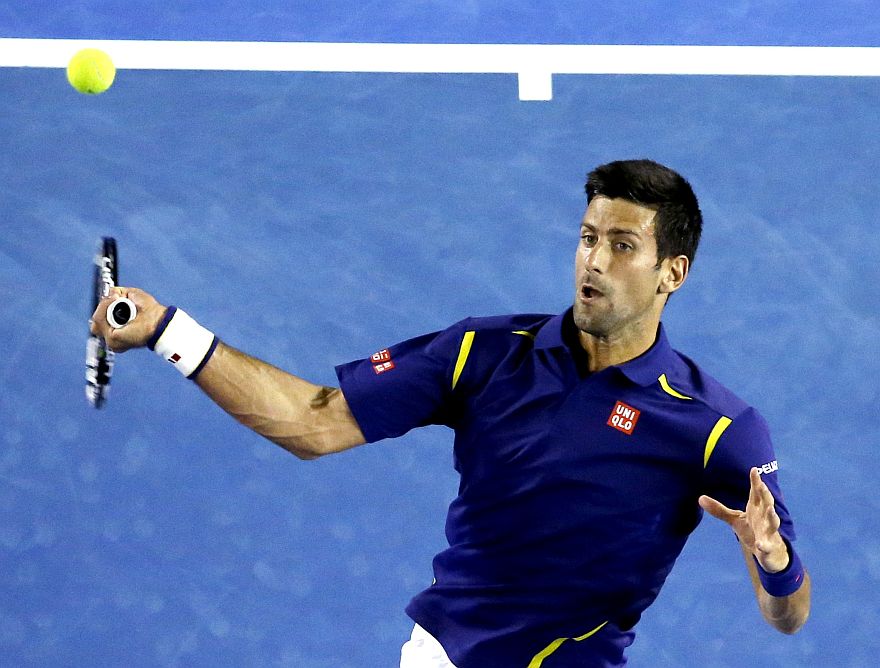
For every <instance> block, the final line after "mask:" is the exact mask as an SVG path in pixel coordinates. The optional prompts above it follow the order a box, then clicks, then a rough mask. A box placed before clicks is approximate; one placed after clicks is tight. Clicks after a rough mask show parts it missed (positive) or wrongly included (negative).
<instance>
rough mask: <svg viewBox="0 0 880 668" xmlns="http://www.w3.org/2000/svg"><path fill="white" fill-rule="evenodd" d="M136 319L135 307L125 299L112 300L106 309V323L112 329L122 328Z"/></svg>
mask: <svg viewBox="0 0 880 668" xmlns="http://www.w3.org/2000/svg"><path fill="white" fill-rule="evenodd" d="M135 317H137V306H135V305H134V302H133V301H131V300H130V299H127V298H126V297H119V298H118V299H114V300H113V302H112V303H111V304H110V306H108V307H107V322H108V323H110V326H111V327H112V328H113V329H119V328H120V327H124V326H125V325H127V324H128V323H130V322H131V321H132V320H134V319H135Z"/></svg>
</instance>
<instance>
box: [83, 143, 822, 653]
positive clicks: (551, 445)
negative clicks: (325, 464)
mask: <svg viewBox="0 0 880 668" xmlns="http://www.w3.org/2000/svg"><path fill="white" fill-rule="evenodd" d="M586 194H587V208H586V212H585V214H584V217H583V220H582V222H581V226H580V242H579V244H578V246H577V252H576V255H575V285H574V288H575V289H574V299H573V305H572V307H571V308H569V309H568V310H567V311H566V312H564V313H562V314H558V315H512V316H498V317H488V318H471V319H467V320H464V321H462V322H459V323H457V324H454V325H452V326H451V327H449V328H448V329H446V330H444V331H441V332H436V333H433V334H428V335H425V336H421V337H418V338H416V339H412V340H409V341H404V342H402V343H400V344H397V345H393V346H390V347H388V348H385V349H382V350H380V351H378V352H376V353H375V354H373V355H372V356H371V357H369V358H366V359H363V360H358V361H355V362H351V363H348V364H343V365H341V366H339V367H337V375H338V378H339V384H340V387H339V388H330V387H320V386H317V385H314V384H312V383H309V382H307V381H305V380H302V379H299V378H296V377H294V376H292V375H290V374H288V373H285V372H284V371H281V370H280V369H278V368H276V367H274V366H271V365H270V364H267V363H265V362H262V361H260V360H258V359H255V358H254V357H251V356H248V355H246V354H244V353H242V352H239V351H238V350H235V349H233V348H231V347H229V346H227V345H225V344H223V343H221V342H220V341H219V340H218V338H217V337H216V336H215V335H214V334H213V333H212V332H210V331H208V330H206V329H205V328H204V327H202V326H201V325H199V324H198V323H197V322H196V321H195V320H193V319H192V318H191V317H190V316H188V315H187V314H186V313H185V312H183V311H182V310H180V309H177V308H175V307H173V306H172V307H167V308H166V307H165V306H163V305H161V304H159V303H158V302H157V301H156V300H155V299H154V298H153V297H151V296H150V295H148V294H147V293H145V292H143V291H141V290H138V289H134V288H119V289H117V292H116V293H115V295H123V296H126V297H128V298H130V299H132V300H133V301H134V302H135V303H136V305H137V307H138V310H139V315H138V317H137V319H135V320H134V321H132V322H131V323H130V324H128V325H126V326H124V327H122V328H119V329H111V328H110V327H109V326H108V325H107V324H106V323H107V320H106V310H107V307H108V304H109V303H110V300H109V299H107V300H104V301H102V302H101V304H100V305H99V306H98V308H97V309H96V311H95V313H94V314H93V325H92V327H93V331H94V332H95V333H98V334H100V335H101V336H103V337H104V338H105V339H106V340H107V342H108V344H109V345H110V346H111V347H112V348H113V349H114V350H116V351H118V352H122V351H124V350H127V349H129V348H133V347H139V346H148V347H150V348H152V349H154V350H155V351H156V352H157V353H159V354H160V355H161V356H162V357H163V358H165V359H166V360H168V361H169V362H171V363H172V364H174V365H175V367H176V368H178V369H179V370H180V371H181V372H182V373H183V374H184V375H186V376H187V377H189V378H191V379H193V380H194V381H195V382H196V383H197V384H198V385H199V387H201V388H202V390H204V391H205V392H206V393H207V394H208V395H209V396H210V397H211V398H212V399H213V400H214V401H215V402H216V403H217V404H219V405H220V407H222V408H223V409H224V410H225V411H227V412H228V413H229V414H231V415H232V416H234V417H235V418H237V419H238V420H239V421H240V422H242V423H243V424H245V425H246V426H248V427H250V428H251V429H253V430H255V431H256V432H258V433H259V434H262V435H263V436H265V437H266V438H268V439H270V440H271V441H273V442H275V443H277V444H278V445H280V446H281V447H283V448H285V449H287V450H289V451H290V452H292V453H293V454H294V455H297V456H298V457H300V458H303V459H312V458H315V457H320V456H323V455H327V454H330V453H334V452H339V451H342V450H346V449H348V448H352V447H354V446H357V445H361V444H363V443H369V442H375V441H378V440H380V439H384V438H391V437H395V436H399V435H401V434H403V433H405V432H407V431H409V430H410V429H413V428H414V427H419V426H423V425H428V424H443V425H447V426H449V427H451V428H452V429H454V431H455V445H454V455H455V458H454V462H455V468H456V470H457V471H458V472H459V473H460V475H461V484H460V488H459V494H458V496H457V498H456V499H455V500H454V501H453V502H452V504H451V506H450V508H449V514H448V517H447V524H446V534H447V537H448V540H449V547H448V549H446V550H444V551H443V552H441V553H440V554H438V555H437V557H436V558H435V559H434V582H433V584H432V585H431V586H430V587H428V588H427V589H425V590H424V591H423V592H421V593H419V594H418V595H416V596H415V598H413V600H412V602H411V603H410V604H409V606H408V607H407V613H408V614H409V616H410V617H411V618H412V619H413V621H414V622H415V626H414V629H413V633H412V637H411V638H410V640H409V641H408V642H406V643H405V644H404V646H403V650H402V653H401V663H400V665H401V667H402V668H440V667H443V666H446V667H450V668H454V667H456V666H457V667H458V668H540V667H541V666H543V667H544V668H566V667H574V666H578V667H579V668H580V667H584V666H591V667H593V666H622V665H624V664H625V663H626V658H625V654H624V651H625V649H626V648H627V647H628V646H629V645H630V644H631V643H632V642H633V639H634V637H635V633H634V631H633V628H634V626H635V624H636V623H637V621H638V620H639V618H640V616H641V614H642V612H643V611H644V610H645V609H646V608H647V607H648V606H649V605H650V604H651V603H652V602H653V601H654V599H655V598H656V596H657V594H658V592H659V591H660V587H661V586H662V585H663V582H664V581H665V579H666V576H667V575H668V574H669V572H670V570H671V568H672V565H673V563H674V562H675V560H676V558H677V557H678V555H679V553H680V552H681V550H682V548H683V546H684V544H685V541H686V539H687V537H688V535H689V534H690V533H691V532H692V531H693V530H694V528H695V527H696V526H697V524H698V523H699V522H700V519H701V517H702V515H703V512H704V511H705V512H708V513H709V514H711V515H712V516H714V517H716V518H718V519H720V520H722V521H724V522H726V523H727V524H729V525H730V526H731V527H732V529H733V532H734V533H735V535H736V538H737V539H738V541H739V544H740V547H741V549H742V553H743V555H744V557H745V563H746V568H747V570H748V573H749V575H750V577H751V581H752V583H753V585H754V589H755V593H756V596H757V603H758V607H759V609H760V611H761V613H762V614H763V616H764V618H765V619H766V620H767V621H768V622H769V623H770V624H771V625H772V626H774V627H775V628H777V629H779V630H780V631H782V632H783V633H794V632H796V631H797V630H798V629H799V628H800V627H801V626H802V625H803V624H804V622H805V621H806V619H807V616H808V614H809V609H810V581H809V576H808V575H807V572H806V571H805V569H804V566H803V565H802V563H801V560H800V558H799V557H798V554H797V552H796V551H795V549H794V547H793V545H794V539H795V532H794V528H793V524H792V519H791V515H790V513H789V511H788V508H787V507H786V505H785V503H784V501H783V497H782V494H781V492H780V488H779V481H778V473H777V469H778V463H777V460H776V456H775V454H774V452H773V446H772V443H771V439H770V436H769V433H768V427H767V424H766V423H765V421H764V420H763V419H762V417H761V416H760V414H759V413H758V411H756V410H755V409H754V408H752V407H750V406H749V405H747V404H746V403H745V402H743V401H742V400H740V399H739V398H737V397H736V396H735V395H734V394H732V393H731V392H730V391H729V390H727V389H725V388H724V387H723V386H721V385H720V384H719V383H718V382H717V381H715V380H714V379H712V378H711V377H710V376H708V375H707V374H706V373H704V372H703V371H702V370H701V369H700V368H699V367H698V366H697V365H696V364H695V363H694V362H693V361H691V360H690V359H689V358H687V357H685V356H684V355H682V354H681V353H679V352H677V351H675V350H674V349H673V348H672V347H671V345H670V343H669V341H668V339H667V335H666V331H665V329H664V327H663V325H662V324H661V315H662V313H663V309H664V307H665V305H666V302H667V300H668V298H669V296H670V295H671V294H673V293H674V292H675V291H677V290H678V289H680V288H681V287H682V285H683V284H684V283H685V281H686V279H687V277H688V273H689V270H690V267H691V264H692V263H693V260H694V254H695V252H696V249H697V245H698V243H699V239H700V233H701V229H702V216H701V214H700V209H699V205H698V203H697V199H696V197H695V196H694V193H693V191H692V189H691V187H690V185H689V184H688V183H687V181H685V179H683V178H682V177H681V176H680V175H678V174H677V173H675V172H674V171H672V170H670V169H668V168H666V167H664V166H662V165H659V164H657V163H654V162H651V161H647V160H636V161H620V162H613V163H610V164H607V165H602V166H600V167H598V168H596V169H595V170H594V171H592V172H591V173H590V174H589V176H588V180H587V184H586Z"/></svg>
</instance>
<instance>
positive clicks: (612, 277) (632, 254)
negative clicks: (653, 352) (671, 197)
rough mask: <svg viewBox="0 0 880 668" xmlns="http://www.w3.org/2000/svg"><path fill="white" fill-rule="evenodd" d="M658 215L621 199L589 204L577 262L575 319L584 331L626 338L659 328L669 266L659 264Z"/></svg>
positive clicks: (606, 199)
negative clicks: (663, 291)
mask: <svg viewBox="0 0 880 668" xmlns="http://www.w3.org/2000/svg"><path fill="white" fill-rule="evenodd" d="M656 213H657V212H656V210H655V209H652V208H648V207H646V206H641V205H639V204H634V203H633V202H628V201H627V200H624V199H619V198H616V199H609V198H607V197H602V196H599V197H595V198H593V200H592V201H591V202H590V205H589V207H587V211H586V213H585V214H584V218H583V221H582V223H581V239H580V243H579V244H578V250H577V254H576V261H575V299H574V321H575V325H577V328H578V329H579V330H580V331H582V332H586V333H587V334H591V335H593V336H596V337H600V338H603V339H610V340H618V339H624V340H625V339H627V338H628V337H631V336H633V335H638V334H643V333H644V329H645V328H646V327H653V328H656V326H657V320H659V316H660V313H661V311H662V309H663V304H664V303H665V301H666V299H665V295H664V294H661V293H660V286H661V283H662V282H663V278H664V276H665V275H666V271H667V269H668V267H667V266H666V265H667V263H668V261H666V260H664V262H663V263H662V264H661V266H660V267H659V268H658V266H657V241H656V239H655V238H654V217H655V215H656ZM651 333H652V334H653V332H651Z"/></svg>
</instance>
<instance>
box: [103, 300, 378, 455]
mask: <svg viewBox="0 0 880 668" xmlns="http://www.w3.org/2000/svg"><path fill="white" fill-rule="evenodd" d="M119 296H123V297H128V298H129V299H131V300H132V301H133V302H134V303H135V305H136V306H137V309H138V315H137V317H136V318H135V319H134V320H132V321H131V322H130V323H129V324H127V325H125V326H124V327H121V328H119V329H113V328H111V327H110V326H109V324H108V323H107V307H108V306H109V304H110V302H111V301H112V300H113V299H115V298H116V297H119ZM165 312H166V307H165V306H163V305H161V304H159V302H157V301H156V300H155V299H154V298H153V297H152V296H151V295H149V294H148V293H146V292H144V291H143V290H138V289H137V288H115V289H114V292H113V293H112V294H111V295H110V297H108V298H106V299H104V300H102V301H101V303H100V304H98V307H97V309H96V310H95V312H94V314H92V325H91V329H92V332H93V333H95V334H97V335H99V336H102V337H104V339H105V340H106V341H107V343H108V345H109V346H110V348H111V349H112V350H114V351H116V352H124V351H126V350H129V349H131V348H138V347H143V346H145V345H146V344H147V342H148V341H149V339H150V337H151V336H152V335H153V333H154V332H155V331H156V328H157V326H158V325H159V323H160V322H161V321H162V318H163V317H164V315H165ZM195 382H196V383H197V384H198V386H199V387H200V388H201V389H202V390H203V391H204V392H205V393H206V394H207V395H208V396H209V397H210V398H211V399H212V400H213V401H214V402H215V403H216V404H217V405H218V406H220V408H222V409H223V410H225V411H226V412H227V413H229V414H230V415H232V416H233V417H234V418H235V419H236V420H238V421H239V422H241V423H242V424H244V425H245V426H247V427H249V428H251V429H253V430H254V431H255V432H257V433H258V434H260V435H262V436H265V437H266V438H268V439H269V440H271V441H272V442H274V443H277V444H278V445H280V446H281V447H283V448H284V449H285V450H288V451H289V452H291V453H292V454H294V455H296V456H297V457H300V458H301V459H314V458H316V457H319V456H321V455H325V454H330V453H332V452H340V451H342V450H347V449H348V448H352V447H354V446H356V445H361V444H363V443H364V442H365V439H364V436H363V434H362V433H361V430H360V427H359V426H358V424H357V422H356V421H355V419H354V416H353V415H352V413H351V410H350V409H349V407H348V403H347V402H346V400H345V397H344V396H343V395H342V392H341V391H340V390H339V389H338V388H330V387H322V386H320V385H315V384H313V383H310V382H308V381H306V380H303V379H301V378H298V377H296V376H294V375H291V374H289V373H287V372H285V371H282V370H281V369H278V368H277V367H274V366H272V365H271V364H268V363H266V362H263V361H261V360H259V359H257V358H255V357H251V356H249V355H246V354H244V353H242V352H240V351H238V350H235V349H234V348H232V347H230V346H227V345H224V344H223V343H219V344H218V345H217V348H216V350H215V351H214V354H213V355H212V356H211V358H210V359H209V360H208V362H207V364H205V366H204V368H202V370H201V371H200V372H199V374H198V376H197V377H196V378H195Z"/></svg>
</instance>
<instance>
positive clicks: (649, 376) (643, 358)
mask: <svg viewBox="0 0 880 668" xmlns="http://www.w3.org/2000/svg"><path fill="white" fill-rule="evenodd" d="M571 311H572V309H571V308H569V309H568V310H567V311H565V312H564V313H560V314H559V315H556V316H553V317H552V318H550V320H548V321H547V323H546V324H545V325H544V326H543V327H541V329H540V330H539V331H538V333H537V334H536V336H535V347H536V348H542V349H546V348H564V347H566V343H565V339H564V337H563V328H564V327H574V322H573V321H572V319H571V318H572V316H571ZM675 361H676V354H675V351H674V350H673V349H672V346H671V345H670V344H669V340H668V339H667V338H666V330H665V329H664V327H663V323H660V326H659V327H658V328H657V338H656V339H655V340H654V344H653V345H652V346H651V347H650V348H648V350H646V351H645V352H644V353H642V354H641V355H639V356H638V357H636V358H635V359H632V360H630V361H629V362H624V363H623V364H618V365H616V366H615V367H614V368H616V369H618V370H619V371H620V372H621V373H623V375H625V376H626V377H627V378H629V379H630V380H631V381H632V382H634V383H636V384H637V385H642V386H647V385H651V384H653V383H656V382H657V378H659V377H660V375H661V374H663V373H666V372H668V371H669V370H670V369H671V368H674V366H675Z"/></svg>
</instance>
